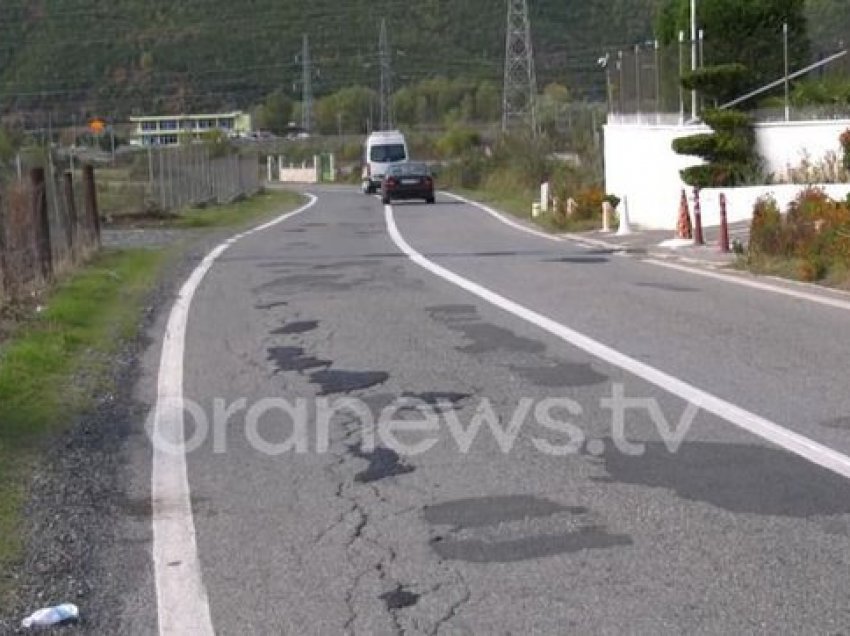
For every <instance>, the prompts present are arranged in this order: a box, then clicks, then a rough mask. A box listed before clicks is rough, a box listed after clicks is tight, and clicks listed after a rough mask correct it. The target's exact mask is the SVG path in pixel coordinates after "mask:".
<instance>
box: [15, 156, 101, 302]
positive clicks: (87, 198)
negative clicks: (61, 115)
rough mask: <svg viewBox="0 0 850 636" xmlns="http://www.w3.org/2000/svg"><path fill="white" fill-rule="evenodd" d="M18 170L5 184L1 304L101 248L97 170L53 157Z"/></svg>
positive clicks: (28, 290) (44, 283) (35, 288)
mask: <svg viewBox="0 0 850 636" xmlns="http://www.w3.org/2000/svg"><path fill="white" fill-rule="evenodd" d="M27 163H30V164H34V163H39V162H34V161H30V162H27ZM18 174H19V175H20V177H11V176H8V175H4V177H6V178H3V180H2V184H0V304H2V303H3V302H4V301H7V300H9V299H14V298H18V297H21V296H22V295H24V294H28V293H30V292H32V291H34V290H37V289H38V288H40V287H42V286H44V285H46V284H48V283H49V282H50V281H51V280H53V278H54V277H55V276H57V275H58V274H61V273H62V272H63V271H65V270H67V269H69V268H71V267H73V266H74V265H76V264H78V263H80V262H82V261H84V260H86V259H87V258H88V257H89V256H90V255H91V254H92V253H93V252H94V251H96V250H97V249H98V248H99V246H100V216H99V211H98V205H97V194H96V187H95V176H94V174H95V172H94V168H92V167H91V166H83V167H81V168H80V169H72V166H71V165H70V163H65V162H63V161H62V160H59V159H57V158H56V157H54V156H52V155H48V156H47V157H46V158H45V159H44V161H43V163H41V165H30V166H29V167H27V168H25V169H21V170H20V171H19V172H18Z"/></svg>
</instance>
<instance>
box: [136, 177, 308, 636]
mask: <svg viewBox="0 0 850 636" xmlns="http://www.w3.org/2000/svg"><path fill="white" fill-rule="evenodd" d="M306 196H307V197H308V198H309V199H310V201H309V202H308V203H307V204H306V205H304V206H302V207H300V208H298V209H297V210H295V211H292V212H287V213H286V214H283V215H281V216H279V217H277V218H276V219H274V220H272V221H270V222H268V223H265V224H263V225H260V226H258V227H255V228H253V229H251V230H248V231H246V232H242V233H241V234H237V235H235V236H233V237H231V238H229V239H228V240H226V241H224V242H223V243H221V244H220V245H219V246H218V247H216V248H215V249H213V250H212V251H211V252H210V253H209V254H207V256H206V257H205V258H204V260H203V261H202V262H201V263H200V264H199V265H198V266H197V267H196V268H195V270H194V271H193V272H192V274H191V275H190V276H189V278H188V280H187V281H186V282H185V283H184V284H183V287H182V288H181V289H180V292H179V293H178V295H177V298H176V300H175V301H174V305H173V307H172V309H171V313H170V315H169V318H168V324H167V326H166V329H165V335H164V337H163V344H162V353H161V357H160V365H159V377H158V380H157V397H156V405H155V407H154V410H153V422H152V425H153V430H152V431H149V433H150V434H152V435H155V436H156V438H152V439H161V440H165V441H167V442H168V445H167V447H165V446H164V445H163V444H153V460H152V472H151V503H152V508H153V522H152V523H153V546H152V553H153V554H152V556H153V564H154V579H155V585H156V597H157V618H158V621H159V633H160V634H162V635H163V636H165V635H168V636H171V635H172V634H174V635H177V634H195V635H198V636H207V635H211V634H213V633H214V631H213V626H212V617H211V614H210V607H209V600H208V598H207V593H206V589H205V587H204V583H203V576H202V573H201V565H200V560H199V557H198V548H197V543H196V539H195V522H194V518H193V515H192V504H191V500H190V488H189V477H188V470H187V467H186V454H185V446H184V442H185V440H184V411H183V364H184V354H185V346H186V329H187V324H188V320H189V310H190V308H191V305H192V299H193V297H194V295H195V292H196V291H197V289H198V287H199V286H200V284H201V282H202V281H203V280H204V277H205V276H206V274H207V272H209V270H210V268H211V267H212V266H213V264H214V263H215V261H216V260H217V259H218V258H219V257H220V256H221V255H222V254H224V253H225V252H226V251H227V250H228V249H229V248H230V247H231V246H232V245H233V244H234V243H236V242H237V241H239V240H241V239H243V238H245V237H247V236H250V235H251V234H255V233H257V232H262V231H263V230H266V229H269V228H271V227H274V226H275V225H277V224H279V223H281V222H283V221H285V220H287V219H290V218H292V217H293V216H295V215H297V214H301V213H302V212H305V211H306V210H308V209H310V208H311V207H313V206H314V205H315V204H316V201H317V200H318V199H317V197H315V196H314V195H312V194H307V195H306Z"/></svg>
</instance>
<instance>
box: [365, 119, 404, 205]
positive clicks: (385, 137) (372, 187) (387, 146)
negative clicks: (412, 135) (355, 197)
mask: <svg viewBox="0 0 850 636" xmlns="http://www.w3.org/2000/svg"><path fill="white" fill-rule="evenodd" d="M408 157H409V154H408V151H407V141H406V140H405V138H404V135H403V134H401V133H400V132H399V131H397V130H389V131H381V132H375V133H372V134H371V135H369V137H368V138H367V139H366V146H365V147H364V157H363V159H364V161H363V175H362V177H363V193H364V194H374V193H375V192H376V191H377V190H378V188H380V187H381V182H382V180H383V178H384V175H385V174H386V171H387V169H388V168H389V167H390V166H392V165H395V164H398V163H403V162H405V161H407V160H408Z"/></svg>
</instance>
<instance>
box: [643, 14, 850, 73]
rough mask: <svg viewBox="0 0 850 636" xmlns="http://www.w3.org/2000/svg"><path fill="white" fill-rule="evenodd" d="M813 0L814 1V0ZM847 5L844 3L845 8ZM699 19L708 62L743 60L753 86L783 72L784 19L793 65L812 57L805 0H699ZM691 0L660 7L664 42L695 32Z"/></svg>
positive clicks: (659, 25) (659, 28)
mask: <svg viewBox="0 0 850 636" xmlns="http://www.w3.org/2000/svg"><path fill="white" fill-rule="evenodd" d="M809 1H810V2H811V1H812V0H809ZM845 12H846V8H844V7H842V9H841V13H845ZM697 20H698V23H699V26H700V28H703V29H705V32H706V46H707V52H706V55H707V56H708V62H709V63H710V64H713V65H724V64H743V65H744V66H745V67H746V68H747V69H749V71H750V73H749V75H750V78H749V80H750V82H749V83H751V84H753V85H762V84H766V83H767V82H770V81H773V80H776V79H778V78H780V77H782V75H783V72H784V60H783V57H782V55H781V54H777V50H779V51H781V46H782V37H783V36H782V24H783V22H786V21H787V22H788V33H789V45H790V56H791V65H792V67H793V68H800V67H802V66H804V65H805V64H806V63H807V62H809V50H810V46H809V42H810V40H809V34H808V31H807V21H806V0H699V2H697ZM689 25H690V0H664V2H663V4H662V5H661V7H660V9H659V10H658V12H657V21H656V32H657V34H658V37H659V38H660V39H661V40H662V41H663V42H664V43H672V42H675V41H676V40H677V39H678V33H679V31H680V30H682V31H684V32H685V33H690V26H689Z"/></svg>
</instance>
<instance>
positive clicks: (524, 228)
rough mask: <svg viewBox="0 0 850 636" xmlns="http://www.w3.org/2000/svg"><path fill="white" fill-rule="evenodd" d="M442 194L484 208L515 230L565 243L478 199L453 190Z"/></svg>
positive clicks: (480, 208)
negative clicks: (508, 216) (506, 215)
mask: <svg viewBox="0 0 850 636" xmlns="http://www.w3.org/2000/svg"><path fill="white" fill-rule="evenodd" d="M440 194H444V195H446V196H448V197H451V198H452V199H455V200H456V201H460V202H462V203H466V204H467V205H471V206H473V207H476V208H478V209H479V210H483V211H484V212H486V213H487V214H489V215H490V216H492V217H493V218H494V219H496V220H497V221H499V222H500V223H504V224H505V225H507V226H509V227H512V228H514V229H515V230H519V231H520V232H525V233H526V234H531V235H532V236H536V237H538V238H543V239H546V240H547V241H556V242H558V243H563V242H564V239H563V237H561V236H556V235H555V234H547V233H546V232H541V231H540V230H535V229H533V228H530V227H528V226H527V225H523V224H522V223H517V222H516V221H513V220H511V219H509V218H507V217H505V216H503V215H502V214H500V213H499V212H496V210H494V209H493V208H491V207H489V206H486V205H484V204H483V203H478V202H477V201H473V200H471V199H467V198H466V197H462V196H460V195H459V194H454V193H452V192H440Z"/></svg>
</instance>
